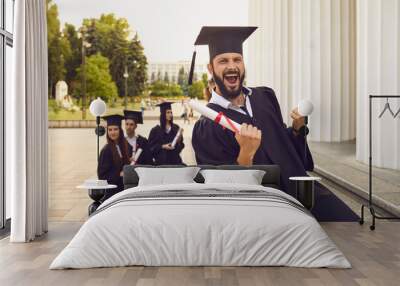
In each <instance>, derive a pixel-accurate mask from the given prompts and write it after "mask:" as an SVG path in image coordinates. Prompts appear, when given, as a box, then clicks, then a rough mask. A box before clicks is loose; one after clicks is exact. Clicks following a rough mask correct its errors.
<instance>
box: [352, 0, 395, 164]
mask: <svg viewBox="0 0 400 286" xmlns="http://www.w3.org/2000/svg"><path fill="white" fill-rule="evenodd" d="M369 94H375V95H380V94H398V95H400V1H398V0H358V1H357V122H358V125H357V154H356V157H357V160H360V161H362V162H364V163H368V157H369V148H368V147H369V145H368V136H369V129H368V122H369V121H368V118H369V117H368V114H369V113H368V110H369V99H368V95H369ZM385 102H386V100H380V99H376V100H374V102H373V111H372V122H373V124H372V127H373V133H372V135H373V136H372V138H373V139H372V145H373V150H372V152H373V156H372V159H373V164H374V165H376V166H378V167H384V168H392V169H398V170H400V117H399V118H396V119H393V117H391V116H389V113H387V114H385V115H384V116H383V117H382V118H381V119H378V116H379V114H380V112H381V111H382V110H383V108H384V104H385ZM390 103H391V107H392V109H394V111H397V110H398V109H399V108H400V99H393V100H390Z"/></svg>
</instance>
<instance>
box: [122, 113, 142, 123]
mask: <svg viewBox="0 0 400 286" xmlns="http://www.w3.org/2000/svg"><path fill="white" fill-rule="evenodd" d="M124 115H125V120H126V119H132V120H133V121H135V123H136V124H143V115H142V112H141V111H135V110H126V109H125V110H124Z"/></svg>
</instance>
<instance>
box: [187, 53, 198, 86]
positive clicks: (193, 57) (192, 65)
mask: <svg viewBox="0 0 400 286" xmlns="http://www.w3.org/2000/svg"><path fill="white" fill-rule="evenodd" d="M195 61H196V51H194V52H193V56H192V63H191V64H190V71H189V79H188V84H189V85H192V83H193V73H194V63H195Z"/></svg>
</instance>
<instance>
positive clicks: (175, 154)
mask: <svg viewBox="0 0 400 286" xmlns="http://www.w3.org/2000/svg"><path fill="white" fill-rule="evenodd" d="M178 130H179V126H178V125H176V124H173V125H172V127H171V131H170V132H169V133H167V132H166V131H165V130H162V129H161V126H160V125H157V126H155V127H153V129H151V131H150V135H149V146H150V151H151V153H152V155H153V158H154V162H155V164H156V165H184V164H183V161H182V158H181V156H180V155H179V154H180V153H181V151H182V149H183V148H184V147H185V144H184V143H183V138H181V139H180V140H178V142H177V144H176V145H175V149H174V150H165V149H163V148H162V147H161V146H162V145H164V144H168V143H172V141H173V140H174V138H175V136H176V134H177V133H178Z"/></svg>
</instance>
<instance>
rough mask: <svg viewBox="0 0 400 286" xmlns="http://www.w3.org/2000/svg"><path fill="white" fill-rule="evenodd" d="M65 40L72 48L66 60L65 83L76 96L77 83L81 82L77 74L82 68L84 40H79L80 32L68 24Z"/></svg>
mask: <svg viewBox="0 0 400 286" xmlns="http://www.w3.org/2000/svg"><path fill="white" fill-rule="evenodd" d="M63 38H64V39H65V40H66V41H68V44H69V46H70V47H71V52H70V54H69V56H68V57H66V59H65V69H66V75H65V81H66V82H67V84H68V87H69V90H70V93H71V94H74V93H75V91H74V89H75V87H76V85H77V82H79V81H80V79H79V78H77V76H76V73H77V68H78V67H80V65H81V62H82V53H81V48H82V40H81V39H79V38H78V32H77V30H76V28H75V26H74V25H71V24H68V23H66V24H65V26H64V29H63Z"/></svg>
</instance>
